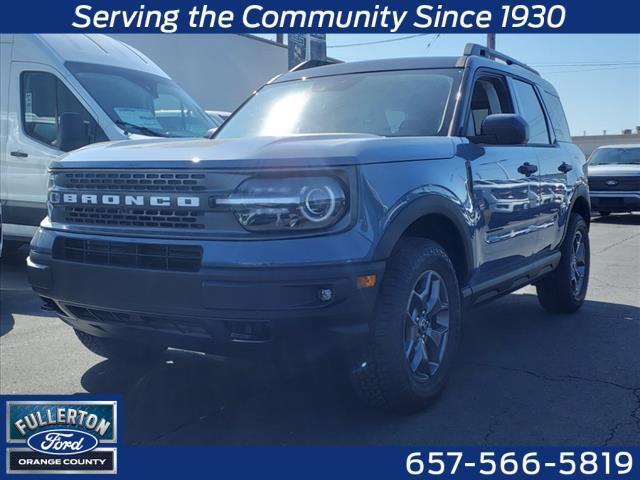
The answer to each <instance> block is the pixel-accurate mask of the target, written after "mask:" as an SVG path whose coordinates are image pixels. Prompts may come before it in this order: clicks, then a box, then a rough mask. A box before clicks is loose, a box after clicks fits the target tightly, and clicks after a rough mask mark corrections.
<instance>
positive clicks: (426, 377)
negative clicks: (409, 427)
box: [352, 238, 462, 411]
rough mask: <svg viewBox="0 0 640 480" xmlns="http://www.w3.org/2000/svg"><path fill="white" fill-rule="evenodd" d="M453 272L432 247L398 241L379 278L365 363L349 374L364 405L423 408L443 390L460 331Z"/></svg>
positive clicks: (412, 240)
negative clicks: (375, 306)
mask: <svg viewBox="0 0 640 480" xmlns="http://www.w3.org/2000/svg"><path fill="white" fill-rule="evenodd" d="M461 316H462V313H461V307H460V292H459V288H458V281H457V279H456V274H455V270H454V268H453V265H452V263H451V260H450V259H449V257H448V256H447V254H446V252H445V251H444V249H443V248H442V247H441V246H440V245H438V244H437V243H436V242H433V241H431V240H425V239H418V238H407V239H404V240H401V242H400V243H399V245H398V246H397V247H396V249H395V250H394V253H393V254H392V256H391V258H390V260H389V262H388V264H387V269H386V272H385V275H384V280H383V283H382V285H381V291H380V294H379V298H378V305H377V308H376V313H375V316H374V318H373V320H372V322H371V324H370V334H369V341H368V343H369V344H368V348H367V354H366V361H364V362H363V363H362V364H361V365H360V366H359V368H357V369H356V370H355V371H353V372H352V375H353V379H354V384H355V388H356V392H357V393H358V394H359V395H360V396H361V397H362V398H363V399H364V400H365V401H367V402H368V403H370V404H372V405H374V406H377V407H383V408H386V409H390V410H395V411H415V410H418V409H421V408H423V407H425V406H426V405H427V404H428V403H429V401H430V400H432V399H433V398H434V397H436V396H437V395H438V394H439V393H440V392H441V391H442V389H443V387H444V385H445V382H446V380H447V377H448V374H449V371H450V370H451V365H452V361H453V358H454V356H455V352H456V350H457V347H458V343H459V340H460V331H461Z"/></svg>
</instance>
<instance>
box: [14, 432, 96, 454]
mask: <svg viewBox="0 0 640 480" xmlns="http://www.w3.org/2000/svg"><path fill="white" fill-rule="evenodd" d="M27 445H28V446H29V448H31V450H35V451H36V452H40V453H48V454H50V455H77V454H79V453H85V452H90V451H91V450H93V449H94V448H96V447H97V446H98V439H97V438H96V437H95V436H93V435H92V434H90V433H88V432H82V431H79V430H67V429H61V430H45V431H43V432H38V433H34V434H33V435H31V436H30V437H29V438H28V439H27Z"/></svg>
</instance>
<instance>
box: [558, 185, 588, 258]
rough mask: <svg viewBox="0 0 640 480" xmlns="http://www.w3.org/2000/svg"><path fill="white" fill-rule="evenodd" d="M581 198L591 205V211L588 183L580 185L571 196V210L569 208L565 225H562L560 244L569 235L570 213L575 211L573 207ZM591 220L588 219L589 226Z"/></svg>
mask: <svg viewBox="0 0 640 480" xmlns="http://www.w3.org/2000/svg"><path fill="white" fill-rule="evenodd" d="M579 198H582V199H583V200H585V201H586V202H587V205H589V212H591V198H590V197H589V187H588V186H587V185H586V184H584V183H583V184H581V185H578V186H577V187H576V189H575V191H574V192H573V197H572V198H571V204H570V205H569V210H567V216H566V218H565V221H564V225H563V227H562V240H561V241H560V245H562V242H564V238H565V237H566V236H567V228H568V227H569V215H571V212H573V208H574V207H575V205H576V202H577V201H578V199H579ZM589 223H590V222H589V221H587V226H588V225H589Z"/></svg>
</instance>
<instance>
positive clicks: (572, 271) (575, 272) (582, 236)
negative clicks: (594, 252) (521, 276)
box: [536, 213, 590, 313]
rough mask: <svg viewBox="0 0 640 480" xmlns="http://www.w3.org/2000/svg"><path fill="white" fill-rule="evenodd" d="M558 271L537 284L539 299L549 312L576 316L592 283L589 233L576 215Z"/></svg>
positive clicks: (568, 233) (570, 224)
mask: <svg viewBox="0 0 640 480" xmlns="http://www.w3.org/2000/svg"><path fill="white" fill-rule="evenodd" d="M560 251H561V253H562V259H561V260H560V263H559V264H558V266H557V267H556V269H555V270H554V271H553V272H552V273H551V274H549V275H548V276H547V277H545V278H544V279H543V280H541V281H540V282H538V283H537V284H536V290H537V292H538V300H539V301H540V304H541V305H542V306H543V307H544V308H545V309H546V310H548V311H550V312H554V313H573V312H575V311H576V310H578V309H579V308H580V307H581V306H582V304H583V303H584V298H585V297H586V295H587V286H588V283H589V267H590V249H589V231H588V229H587V224H586V222H585V221H584V219H583V218H582V217H581V216H580V215H578V214H577V213H572V214H571V217H570V218H569V225H568V227H567V234H566V236H565V239H564V241H563V242H562V247H561V249H560Z"/></svg>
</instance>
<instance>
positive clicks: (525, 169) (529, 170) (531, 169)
mask: <svg viewBox="0 0 640 480" xmlns="http://www.w3.org/2000/svg"><path fill="white" fill-rule="evenodd" d="M537 171H538V167H537V166H536V165H531V164H530V163H529V162H524V163H523V164H522V165H520V166H519V167H518V173H521V174H523V175H524V176H526V177H530V176H531V175H533V174H534V173H536V172H537Z"/></svg>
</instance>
